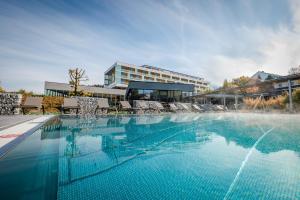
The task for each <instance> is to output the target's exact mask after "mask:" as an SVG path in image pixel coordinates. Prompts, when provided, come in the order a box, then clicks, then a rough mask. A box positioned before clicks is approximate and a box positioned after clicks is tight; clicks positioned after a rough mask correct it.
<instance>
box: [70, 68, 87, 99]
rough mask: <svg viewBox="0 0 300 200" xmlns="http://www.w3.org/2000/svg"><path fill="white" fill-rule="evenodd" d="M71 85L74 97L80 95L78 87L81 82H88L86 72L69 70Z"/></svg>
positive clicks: (76, 69)
mask: <svg viewBox="0 0 300 200" xmlns="http://www.w3.org/2000/svg"><path fill="white" fill-rule="evenodd" d="M69 77H70V81H69V83H70V85H71V87H72V88H74V95H75V96H77V95H78V94H79V91H78V87H79V85H80V82H81V81H87V80H88V77H87V76H86V75H85V70H83V69H78V68H75V69H69Z"/></svg>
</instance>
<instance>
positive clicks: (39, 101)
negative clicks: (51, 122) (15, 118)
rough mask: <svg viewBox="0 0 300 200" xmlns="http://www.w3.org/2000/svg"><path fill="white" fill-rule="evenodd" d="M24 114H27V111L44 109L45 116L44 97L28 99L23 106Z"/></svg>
mask: <svg viewBox="0 0 300 200" xmlns="http://www.w3.org/2000/svg"><path fill="white" fill-rule="evenodd" d="M21 108H22V111H23V114H25V109H28V108H36V109H38V110H41V109H42V112H43V114H45V108H44V106H43V97H26V99H25V102H24V103H23V105H21Z"/></svg>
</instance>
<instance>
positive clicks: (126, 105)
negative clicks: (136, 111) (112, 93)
mask: <svg viewBox="0 0 300 200" xmlns="http://www.w3.org/2000/svg"><path fill="white" fill-rule="evenodd" d="M119 110H122V111H127V112H132V111H133V109H132V107H131V105H130V104H129V102H128V101H120V109H119Z"/></svg>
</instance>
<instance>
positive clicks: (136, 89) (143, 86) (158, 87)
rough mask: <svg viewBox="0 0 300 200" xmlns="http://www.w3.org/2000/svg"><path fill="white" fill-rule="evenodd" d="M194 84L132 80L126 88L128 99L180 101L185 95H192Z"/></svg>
mask: <svg viewBox="0 0 300 200" xmlns="http://www.w3.org/2000/svg"><path fill="white" fill-rule="evenodd" d="M194 87H195V86H194V85H193V84H183V83H160V82H142V81H130V82H129V84H128V87H127V90H126V99H128V100H129V101H130V102H132V101H133V100H151V101H160V102H180V101H182V100H183V99H184V97H190V96H192V93H193V91H194Z"/></svg>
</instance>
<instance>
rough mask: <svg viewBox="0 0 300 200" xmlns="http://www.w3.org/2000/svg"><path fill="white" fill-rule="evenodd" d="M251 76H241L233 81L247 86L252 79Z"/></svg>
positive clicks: (238, 84) (239, 85)
mask: <svg viewBox="0 0 300 200" xmlns="http://www.w3.org/2000/svg"><path fill="white" fill-rule="evenodd" d="M250 79H251V78H249V77H247V76H241V77H239V78H236V79H233V80H232V83H233V84H235V85H236V86H238V87H245V86H247V83H248V82H249V81H250Z"/></svg>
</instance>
